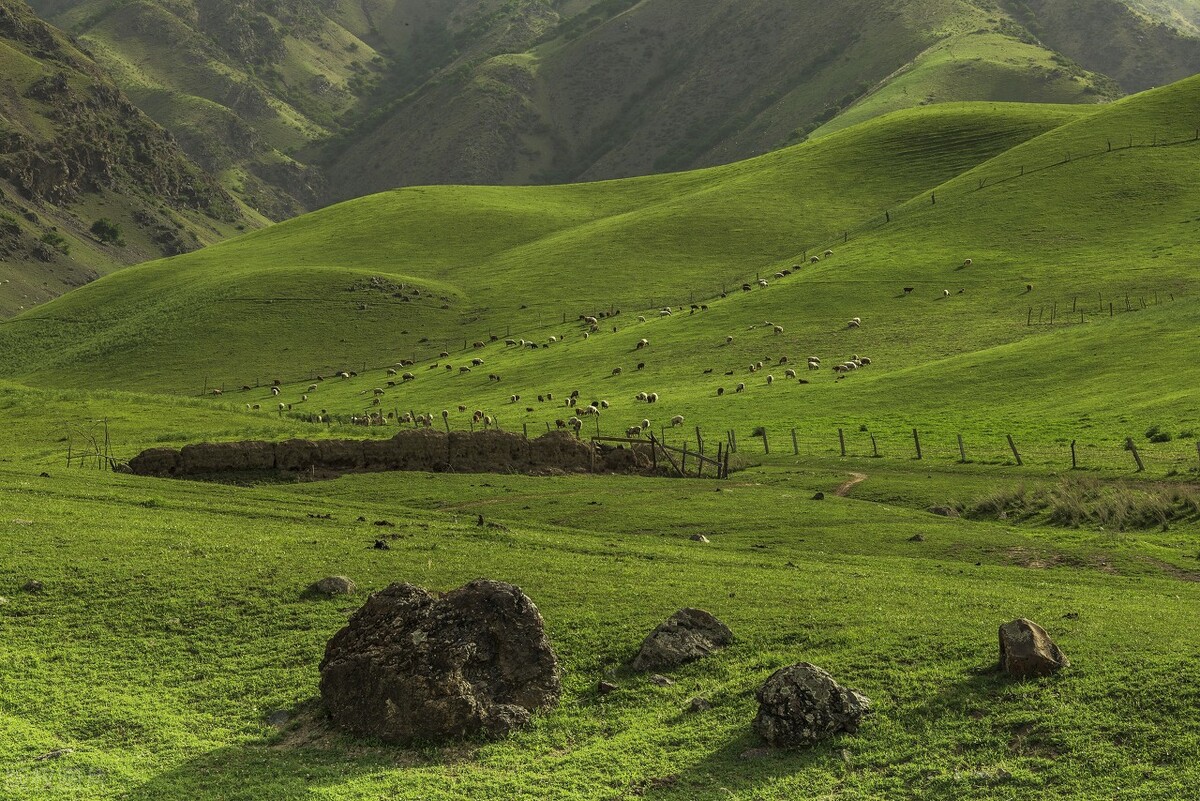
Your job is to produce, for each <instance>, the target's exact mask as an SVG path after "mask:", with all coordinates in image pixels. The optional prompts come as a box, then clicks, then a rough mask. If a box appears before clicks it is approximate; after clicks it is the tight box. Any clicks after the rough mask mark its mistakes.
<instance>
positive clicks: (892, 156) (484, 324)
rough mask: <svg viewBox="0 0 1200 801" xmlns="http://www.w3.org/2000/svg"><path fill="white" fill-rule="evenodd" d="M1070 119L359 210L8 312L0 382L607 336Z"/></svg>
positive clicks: (877, 139)
mask: <svg viewBox="0 0 1200 801" xmlns="http://www.w3.org/2000/svg"><path fill="white" fill-rule="evenodd" d="M1082 110H1083V109H1082V108H1079V107H1048V106H1033V105H1024V106H1013V105H995V106H984V105H962V106H957V105H947V106H939V107H935V108H928V109H921V110H917V111H909V112H900V113H898V114H894V115H891V116H888V117H885V118H882V119H880V120H878V121H872V122H870V123H867V124H865V125H862V126H859V127H857V128H854V129H851V130H848V131H844V132H842V133H840V134H836V135H831V136H828V137H824V138H822V139H821V140H819V141H818V142H815V143H812V144H806V145H801V146H797V147H794V148H790V149H786V150H783V151H779V152H777V153H772V154H769V155H767V156H763V157H760V158H758V159H754V160H751V161H747V162H740V163H737V164H732V165H728V166H725V167H719V168H714V169H710V170H704V171H698V172H691V173H681V174H676V175H668V176H654V177H649V178H639V179H630V180H625V181H617V182H603V183H594V184H578V185H569V186H558V187H530V188H505V187H426V188H414V189H405V190H399V191H394V192H391V193H387V194H383V195H379V196H375V197H370V198H363V199H360V200H357V201H351V202H348V203H345V204H342V205H339V206H335V207H332V208H329V209H326V210H323V211H320V212H316V213H314V214H310V215H307V216H305V217H302V218H299V219H296V220H292V221H289V222H287V223H283V224H279V225H276V226H273V227H271V228H268V229H265V230H263V231H259V232H257V233H254V234H251V235H248V236H246V237H242V238H240V239H238V240H235V241H231V242H228V243H226V244H224V245H220V246H216V247H212V248H208V249H206V250H204V251H202V252H200V253H196V254H192V255H190V256H189V257H187V258H182V259H174V260H171V261H167V262H160V263H155V264H148V265H142V266H139V267H136V268H133V269H131V270H127V271H124V272H123V273H121V274H119V275H117V276H113V277H111V278H109V279H106V280H104V281H101V282H97V283H96V284H94V285H92V286H89V287H85V288H84V289H83V290H82V291H79V292H76V293H72V294H71V295H70V296H68V297H65V298H62V299H60V300H59V301H58V302H57V303H56V304H55V305H54V306H53V307H51V308H47V309H43V310H41V311H40V312H39V313H37V314H34V315H25V316H23V317H20V318H18V319H17V320H14V321H12V322H10V323H9V324H8V325H6V326H4V336H3V344H4V347H3V348H2V349H0V351H2V352H0V369H4V370H6V371H7V374H8V375H16V374H24V373H26V371H28V370H30V369H31V368H32V369H35V370H36V376H32V375H31V376H29V377H31V378H34V377H36V379H37V380H39V381H43V380H44V381H50V382H52V383H56V382H67V383H69V384H76V382H79V383H85V384H88V385H92V386H97V385H104V386H118V387H126V388H129V387H134V386H136V387H142V388H155V389H173V390H190V389H194V388H198V386H199V385H201V384H203V382H204V379H205V378H208V379H210V381H209V384H210V385H214V384H229V385H235V384H244V383H250V384H253V383H255V381H256V380H262V379H265V378H267V377H275V376H276V375H277V374H282V375H284V376H291V375H295V374H296V373H297V371H301V372H302V373H303V374H307V373H308V371H310V370H311V371H313V372H335V371H336V370H341V369H345V368H346V367H347V366H349V367H350V368H351V369H358V368H359V367H361V366H362V365H363V364H378V363H383V362H391V361H395V360H396V359H397V358H399V356H412V357H424V356H429V355H433V354H436V353H438V352H439V351H441V350H458V349H460V348H462V347H464V341H474V340H476V339H480V338H483V339H487V338H488V335H489V334H494V335H496V336H501V337H505V336H509V335H512V336H522V335H523V332H525V331H535V330H538V329H541V328H543V327H544V326H546V325H548V324H550V323H555V322H559V321H562V320H574V319H575V318H576V317H577V316H578V315H579V314H581V313H589V314H591V313H595V312H596V311H597V310H599V309H610V310H615V309H618V308H620V309H623V310H624V311H625V315H624V316H623V318H622V319H621V320H619V321H618V322H620V323H621V324H622V325H623V326H624V325H628V324H629V323H630V322H631V318H632V317H633V316H634V314H632V312H633V310H634V309H638V308H645V307H647V306H657V305H662V304H664V303H670V304H671V305H677V304H679V303H681V302H686V301H690V300H692V299H699V298H709V297H713V296H715V295H717V294H719V293H720V292H722V291H725V290H730V291H733V290H735V289H737V288H738V287H739V286H740V285H741V283H742V282H743V281H745V280H747V278H749V277H752V276H753V275H754V273H755V272H756V271H759V270H763V269H764V268H766V266H767V265H770V264H773V263H774V262H777V261H779V260H782V259H792V258H794V257H796V256H797V255H798V253H799V251H800V250H802V249H803V248H804V247H805V246H806V245H808V244H811V245H813V246H815V245H816V244H818V243H824V242H826V241H828V240H829V239H830V238H832V237H834V236H835V235H839V234H840V233H841V232H842V231H843V230H845V229H846V228H849V227H853V226H854V225H856V224H858V223H859V222H861V221H862V220H864V219H867V218H869V217H874V216H875V215H876V214H879V213H882V210H883V209H885V208H889V207H894V206H895V205H897V204H900V203H902V202H904V201H905V200H907V199H908V198H910V197H912V196H913V195H915V194H919V193H921V192H924V191H927V190H928V189H930V188H932V187H935V186H937V185H938V184H940V183H942V182H944V181H946V180H949V179H951V178H953V177H954V176H955V175H957V174H959V173H961V172H962V171H964V170H966V169H969V168H970V167H972V166H974V165H976V164H979V163H981V162H984V161H986V160H988V159H989V158H992V157H994V156H996V155H997V154H999V153H1002V152H1003V151H1005V150H1007V149H1009V148H1011V147H1012V146H1013V145H1015V144H1017V143H1019V142H1022V141H1025V140H1028V139H1030V138H1031V137H1035V136H1037V135H1038V134H1040V133H1043V132H1045V131H1047V130H1049V129H1051V128H1053V127H1055V126H1057V125H1060V124H1062V123H1063V122H1066V121H1069V120H1071V119H1074V118H1075V117H1076V116H1077V115H1078V114H1079V113H1080V112H1081V111H1082ZM770 269H771V271H773V270H774V269H775V268H774V267H771V268H770ZM531 336H532V335H531ZM249 341H254V342H255V343H256V344H255V345H254V347H252V348H250V347H247V342H249ZM48 353H50V354H53V355H52V356H50V357H47V354H48ZM193 385H195V386H193Z"/></svg>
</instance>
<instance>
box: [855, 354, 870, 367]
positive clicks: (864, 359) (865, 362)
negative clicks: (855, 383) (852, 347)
mask: <svg viewBox="0 0 1200 801" xmlns="http://www.w3.org/2000/svg"><path fill="white" fill-rule="evenodd" d="M858 362H859V364H862V365H864V366H865V365H868V364H870V363H871V359H870V358H869V357H867V356H863V357H862V358H861V359H859V360H858Z"/></svg>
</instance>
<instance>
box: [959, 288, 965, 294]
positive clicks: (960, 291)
mask: <svg viewBox="0 0 1200 801" xmlns="http://www.w3.org/2000/svg"><path fill="white" fill-rule="evenodd" d="M966 291H967V290H965V289H960V290H958V294H960V295H961V294H962V293H964V292H966Z"/></svg>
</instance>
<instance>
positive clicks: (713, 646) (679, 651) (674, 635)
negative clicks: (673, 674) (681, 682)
mask: <svg viewBox="0 0 1200 801" xmlns="http://www.w3.org/2000/svg"><path fill="white" fill-rule="evenodd" d="M731 642H733V632H732V631H730V630H729V627H728V626H726V625H725V624H724V623H722V622H721V621H719V620H717V619H716V618H715V617H713V616H712V615H711V614H709V613H708V612H705V611H704V610H703V609H680V610H679V611H678V612H676V613H675V614H673V615H671V616H670V617H669V618H667V619H666V620H665V621H663V622H662V623H660V624H659V625H658V626H657V627H656V628H655V629H654V631H652V632H650V634H649V635H647V636H646V639H645V640H644V641H643V642H642V647H641V648H640V649H639V650H638V653H637V656H635V657H634V658H633V663H632V665H631V667H632V668H633V669H634V670H637V671H649V670H669V669H670V668H673V667H679V666H680V665H684V664H687V663H688V662H694V661H695V660H697V659H701V658H703V657H706V656H708V655H709V654H711V653H712V652H713V651H715V650H717V649H718V648H724V647H725V646H727V645H729V644H730V643H731Z"/></svg>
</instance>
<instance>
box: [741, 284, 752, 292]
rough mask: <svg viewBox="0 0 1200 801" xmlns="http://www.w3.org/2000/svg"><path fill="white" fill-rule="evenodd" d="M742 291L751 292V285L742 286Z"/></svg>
mask: <svg viewBox="0 0 1200 801" xmlns="http://www.w3.org/2000/svg"><path fill="white" fill-rule="evenodd" d="M742 291H743V292H749V291H750V285H749V284H742Z"/></svg>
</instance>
